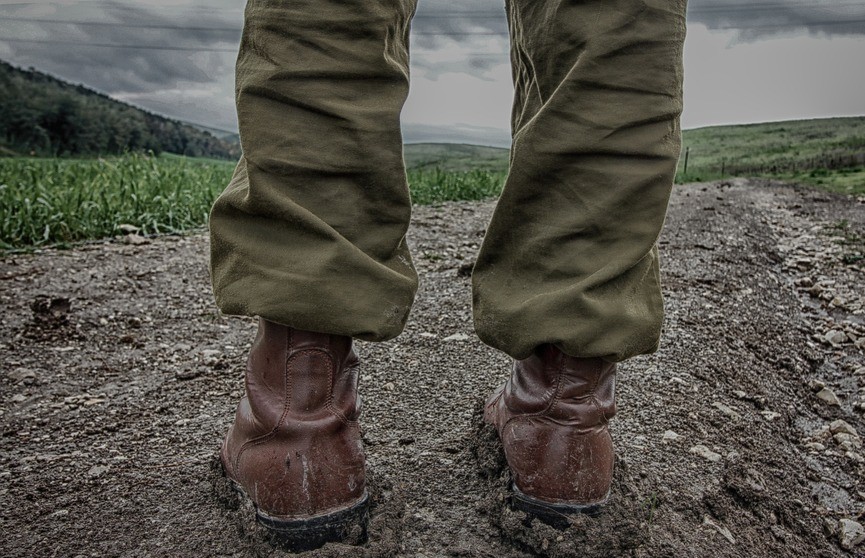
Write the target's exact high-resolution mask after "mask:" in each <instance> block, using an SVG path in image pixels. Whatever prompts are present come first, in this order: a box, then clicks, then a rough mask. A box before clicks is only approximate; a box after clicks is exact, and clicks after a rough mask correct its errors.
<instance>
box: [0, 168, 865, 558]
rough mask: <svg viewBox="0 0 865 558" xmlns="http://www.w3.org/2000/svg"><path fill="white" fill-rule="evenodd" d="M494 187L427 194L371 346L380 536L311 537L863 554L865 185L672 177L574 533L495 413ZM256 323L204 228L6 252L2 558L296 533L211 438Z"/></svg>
mask: <svg viewBox="0 0 865 558" xmlns="http://www.w3.org/2000/svg"><path fill="white" fill-rule="evenodd" d="M491 210H492V204H491V203H451V204H443V205H441V206H435V207H425V208H416V211H415V215H414V220H413V227H412V230H411V233H410V235H411V238H410V240H411V243H412V245H413V248H414V252H415V255H416V260H417V263H418V267H419V271H420V274H421V280H422V285H421V290H420V291H419V293H418V299H417V303H416V305H415V307H414V309H413V311H412V315H411V317H410V320H409V323H408V325H407V328H406V331H405V333H404V334H403V335H402V336H400V337H399V338H398V339H396V340H395V341H392V342H388V343H383V344H368V343H361V344H359V352H360V355H361V359H362V363H363V364H362V376H361V391H362V396H363V398H364V406H365V411H364V416H363V425H364V444H365V448H366V451H367V456H368V466H369V469H370V471H371V478H372V481H371V483H370V490H371V497H372V499H373V503H374V507H373V509H372V513H371V519H370V525H369V528H368V541H367V542H366V543H364V544H363V545H360V546H348V545H328V546H326V547H324V548H323V549H320V550H317V551H313V552H309V553H306V554H304V555H306V556H310V557H322V556H327V557H335V556H364V557H367V556H369V557H373V556H375V557H379V556H381V557H384V556H416V557H438V556H467V557H490V556H495V557H496V558H512V557H514V558H515V557H529V556H550V557H570V556H580V557H589V558H591V557H596V556H638V557H642V556H665V557H666V556H706V555H712V556H716V557H721V556H749V557H758V558H760V557H770V556H772V557H775V556H826V557H829V556H851V555H863V551H865V547H863V546H861V545H860V546H857V547H853V548H852V549H844V548H842V547H841V545H840V544H839V541H840V540H841V538H840V536H839V533H838V521H839V520H840V519H851V520H854V521H859V522H862V521H863V511H865V487H863V485H862V482H863V478H865V477H863V473H865V464H863V463H865V458H863V457H862V456H863V454H865V452H863V449H862V444H861V437H860V436H859V435H860V434H865V420H863V412H865V393H863V388H865V384H863V382H865V357H863V354H865V353H863V350H865V306H863V303H865V301H863V297H865V293H863V288H862V285H863V284H865V271H863V258H862V256H863V255H865V241H863V240H862V239H863V237H865V200H862V199H860V200H857V199H853V198H849V197H843V196H834V195H828V194H822V193H815V192H814V191H811V190H807V189H800V188H796V187H792V186H789V185H784V184H779V183H771V182H765V181H745V180H740V181H735V182H719V183H713V184H703V185H686V186H682V187H677V188H676V189H675V191H674V195H673V198H672V201H671V206H670V214H669V217H668V220H667V224H666V227H665V230H664V233H663V235H662V238H661V241H660V242H661V252H662V254H661V255H662V264H663V266H664V271H663V282H664V288H665V300H666V307H667V319H666V322H665V328H664V334H663V340H662V346H661V349H660V350H659V351H658V352H657V353H656V354H654V355H649V356H644V357H640V358H636V359H633V360H631V361H629V362H627V363H625V364H624V365H623V366H622V367H621V371H620V374H619V382H618V388H619V392H618V407H619V414H618V416H617V417H616V418H615V419H614V422H613V437H614V441H615V443H616V446H617V450H618V458H617V462H616V479H615V485H614V489H613V493H612V498H611V501H610V504H609V505H608V506H607V508H606V509H605V511H604V513H603V514H602V515H601V516H599V517H597V518H590V517H577V518H575V519H574V521H573V524H572V525H571V526H570V527H569V528H568V529H565V530H562V531H559V530H556V529H553V528H551V527H549V526H546V525H544V524H541V523H538V522H537V521H534V522H530V521H529V522H527V519H526V517H525V516H523V515H522V514H521V513H518V512H514V511H512V510H511V509H510V508H509V507H508V505H507V503H508V497H509V493H508V483H509V478H508V473H507V469H506V467H505V466H504V462H503V459H502V456H501V453H500V448H499V447H498V445H497V440H496V437H495V434H494V433H493V432H492V431H491V430H490V429H488V428H486V427H484V426H483V425H482V423H481V422H480V420H479V416H478V413H477V409H478V406H479V402H480V401H482V399H483V398H484V397H486V395H487V394H488V393H489V392H490V391H491V390H492V389H493V388H494V387H495V386H496V385H497V384H499V383H500V382H502V381H503V380H504V378H505V377H506V375H507V373H508V369H509V361H508V359H507V358H506V357H504V356H503V355H500V354H497V353H496V352H495V351H493V350H491V349H489V348H487V347H485V346H484V345H483V344H482V343H480V341H479V340H478V339H477V338H476V337H475V336H474V334H473V332H472V327H471V308H470V306H471V301H470V294H469V288H470V285H469V279H468V273H467V270H468V269H470V264H471V262H472V260H473V258H474V256H475V253H476V251H477V248H478V246H479V243H480V241H481V239H482V236H483V231H484V227H485V223H486V221H487V219H488V218H489V215H490V212H491ZM254 330H255V324H254V322H253V321H252V320H246V319H236V318H226V317H223V316H220V315H219V314H218V313H217V312H216V311H215V308H214V307H213V303H212V299H211V295H210V292H209V286H208V277H207V239H206V237H205V236H204V235H203V234H197V235H191V236H184V237H161V238H155V239H151V240H150V242H149V243H148V244H144V245H127V244H123V243H122V241H118V242H106V243H96V244H92V245H87V246H82V247H80V248H78V249H75V250H66V251H56V250H45V251H42V252H40V253H36V254H32V255H13V256H6V257H4V258H3V259H2V260H0V352H2V356H3V358H2V360H0V413H2V414H0V426H2V437H0V502H2V504H3V505H2V506H0V522H2V532H3V536H2V537H0V555H2V556H37V557H41V556H191V555H197V556H271V557H272V556H282V555H285V553H284V552H283V551H282V550H280V549H279V548H277V547H275V546H274V545H273V544H272V541H270V540H269V539H268V537H267V534H266V533H265V532H263V530H262V529H261V528H260V527H259V526H258V525H257V524H256V523H255V522H254V521H253V520H252V510H251V508H250V506H249V504H248V503H246V502H245V501H243V500H240V499H238V498H237V496H236V494H235V493H234V492H233V491H231V490H230V489H229V487H228V486H227V485H226V484H225V481H224V479H222V477H221V476H220V475H219V471H218V467H214V461H213V458H214V454H215V452H216V449H217V448H218V446H219V443H220V441H221V438H222V436H223V435H224V433H225V430H226V428H227V427H228V424H229V422H230V421H231V419H232V415H233V411H234V405H235V404H236V402H237V399H238V398H239V396H240V390H241V387H242V386H241V381H242V373H243V362H244V358H245V354H246V351H247V350H248V348H249V343H250V341H251V340H252V335H253V333H254ZM830 395H831V396H830ZM839 419H841V420H843V421H845V422H846V423H847V424H848V425H849V426H850V427H852V429H854V430H855V431H857V434H856V435H855V436H854V435H851V434H844V433H843V432H842V433H841V434H843V435H839V433H838V432H837V430H838V428H837V424H838V423H835V422H834V421H837V420H839ZM833 424H835V425H836V426H835V427H833V426H832V425H833ZM833 429H834V430H833Z"/></svg>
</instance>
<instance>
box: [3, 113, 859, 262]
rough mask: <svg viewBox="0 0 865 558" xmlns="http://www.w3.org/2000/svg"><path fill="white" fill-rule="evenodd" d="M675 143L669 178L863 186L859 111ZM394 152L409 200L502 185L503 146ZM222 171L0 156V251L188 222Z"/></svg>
mask: <svg viewBox="0 0 865 558" xmlns="http://www.w3.org/2000/svg"><path fill="white" fill-rule="evenodd" d="M683 146H684V148H686V149H687V153H688V157H687V170H686V169H685V157H683V158H682V160H681V161H680V162H679V172H678V173H677V176H676V181H677V182H679V183H684V182H699V181H706V180H715V179H720V178H727V177H731V176H769V177H776V178H781V179H788V180H794V181H797V182H801V183H805V184H811V185H813V186H815V187H817V188H821V189H825V190H831V191H835V192H842V193H848V194H865V117H853V118H831V119H822V120H801V121H790V122H774V123H766V124H749V125H742V126H716V127H708V128H699V129H695V130H685V132H684V134H683ZM405 159H406V164H407V167H408V169H409V170H408V178H409V185H410V188H411V194H412V201H413V202H414V203H417V204H432V203H438V202H442V201H449V200H480V199H485V198H491V197H495V196H497V195H498V194H499V192H500V191H501V187H502V184H503V183H504V179H505V176H506V172H507V162H508V150H507V149H502V148H495V147H484V146H477V145H452V144H411V145H406V146H405ZM233 168H234V164H233V163H231V162H226V161H219V160H214V159H189V158H185V157H179V156H176V155H161V156H159V157H153V156H147V155H140V154H130V155H126V156H123V157H111V158H104V159H91V160H74V159H33V158H0V250H18V249H31V248H34V247H39V246H50V245H69V244H73V243H75V242H79V241H84V240H91V239H98V238H105V237H110V236H114V235H118V234H120V233H121V230H120V225H124V224H126V225H133V226H135V227H138V228H139V229H140V230H141V232H142V233H143V234H157V233H166V232H180V231H184V230H188V229H191V228H195V227H199V226H201V225H203V224H205V223H206V221H207V214H208V212H209V209H210V206H211V204H212V203H213V200H214V199H215V198H216V196H217V195H218V194H219V193H220V192H221V191H222V189H223V188H224V187H225V185H226V184H227V183H228V181H229V178H230V177H231V173H232V171H233ZM851 257H853V258H860V257H862V254H861V252H860V251H859V250H855V251H853V252H852V253H851Z"/></svg>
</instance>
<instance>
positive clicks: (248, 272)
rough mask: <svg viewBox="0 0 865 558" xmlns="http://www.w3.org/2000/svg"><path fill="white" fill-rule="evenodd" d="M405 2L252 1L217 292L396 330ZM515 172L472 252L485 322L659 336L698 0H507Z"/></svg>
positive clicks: (591, 342)
mask: <svg viewBox="0 0 865 558" xmlns="http://www.w3.org/2000/svg"><path fill="white" fill-rule="evenodd" d="M414 10H415V2H413V1H410V0H390V1H381V0H378V1H376V0H372V1H370V0H365V1H363V2H360V1H357V0H323V1H322V0H317V1H316V2H311V1H309V0H306V1H292V2H290V3H286V2H278V1H275V0H250V2H249V3H248V4H247V10H246V21H245V26H244V34H243V39H242V43H241V48H240V53H239V56H238V63H237V89H236V93H237V110H238V119H239V125H240V136H241V145H242V148H243V157H242V159H241V161H240V162H239V164H238V167H237V170H236V172H235V175H234V177H233V179H232V181H231V183H230V184H229V186H228V188H227V189H226V190H225V192H224V193H223V194H222V195H221V196H220V197H219V199H218V200H217V201H216V203H215V205H214V207H213V210H212V213H211V221H210V231H211V275H212V280H213V287H214V293H215V296H216V300H217V304H218V306H219V307H220V309H221V310H222V311H223V312H225V313H227V314H239V315H250V316H253V315H257V316H261V317H264V318H266V319H269V320H272V321H275V322H278V323H282V324H285V325H288V326H291V327H295V328H298V329H305V330H311V331H320V332H326V333H333V334H339V335H350V336H352V337H356V338H360V339H365V340H374V341H382V340H387V339H391V338H393V337H395V336H396V335H398V334H399V333H400V332H401V331H402V328H403V326H404V324H405V321H406V318H407V316H408V312H409V309H410V306H411V303H412V300H413V297H414V294H415V292H416V289H417V275H416V272H415V270H414V268H413V266H412V263H411V258H410V255H409V250H408V246H407V244H406V241H405V232H406V229H407V227H408V223H409V216H410V210H411V206H410V200H409V195H408V189H407V185H406V175H405V169H404V164H403V158H402V137H401V133H400V127H399V114H400V110H401V108H402V106H403V103H404V101H405V98H406V94H407V91H408V30H409V24H410V20H411V16H412V15H413V13H414ZM506 10H507V15H508V21H509V27H510V32H511V59H512V67H513V78H514V87H515V98H514V106H513V112H512V132H513V145H512V149H511V160H510V172H509V174H508V178H507V181H506V184H505V187H504V191H503V192H502V195H501V198H500V199H499V201H498V205H497V207H496V210H495V213H494V215H493V218H492V220H491V222H490V225H489V227H488V229H487V234H486V237H485V239H484V242H483V245H482V247H481V250H480V254H479V257H478V261H477V263H476V265H475V268H474V272H473V277H472V287H473V310H474V318H475V328H476V330H477V333H478V335H479V336H480V337H481V339H482V340H483V341H484V342H486V343H488V344H489V345H491V346H493V347H496V348H498V349H500V350H502V351H504V352H506V353H508V354H510V355H511V356H513V357H514V358H517V359H522V358H526V357H528V356H529V355H530V354H532V352H533V350H534V348H535V347H537V346H539V345H542V344H544V343H552V344H556V345H557V346H558V347H560V348H561V349H562V350H563V351H564V352H566V353H567V354H569V355H572V356H578V357H594V356H600V357H604V358H606V359H608V360H611V361H620V360H624V359H626V358H628V357H631V356H634V355H637V354H641V353H647V352H651V351H653V350H655V349H656V348H657V345H658V340H659V337H660V329H661V323H662V320H663V301H662V299H661V291H660V283H659V266H658V251H657V239H658V236H659V234H660V230H661V227H662V225H663V221H664V217H665V213H666V207H667V202H668V199H669V195H670V189H671V186H672V182H673V176H674V174H675V169H676V164H677V161H678V156H679V150H680V143H681V132H680V128H679V115H680V113H681V110H682V45H683V41H684V35H685V1H684V0H673V1H659V0H642V1H638V0H588V1H586V0H581V1H575V0H509V1H508V2H507V4H506Z"/></svg>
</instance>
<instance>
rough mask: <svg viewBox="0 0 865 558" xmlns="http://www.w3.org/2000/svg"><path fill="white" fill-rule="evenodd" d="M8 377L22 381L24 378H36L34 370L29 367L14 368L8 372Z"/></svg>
mask: <svg viewBox="0 0 865 558" xmlns="http://www.w3.org/2000/svg"><path fill="white" fill-rule="evenodd" d="M8 376H9V379H10V380H13V381H15V382H23V381H24V380H33V379H35V378H36V372H34V371H33V370H30V369H29V368H16V369H15V370H12V371H11V372H9V373H8Z"/></svg>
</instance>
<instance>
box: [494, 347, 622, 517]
mask: <svg viewBox="0 0 865 558" xmlns="http://www.w3.org/2000/svg"><path fill="white" fill-rule="evenodd" d="M615 372H616V365H615V364H614V363H611V362H608V361H606V360H603V359H600V358H575V357H571V356H568V355H566V354H564V353H562V352H561V351H560V350H558V349H557V348H556V347H554V346H552V345H542V346H540V347H538V348H537V349H536V350H535V353H534V354H533V355H532V356H530V357H529V358H527V359H525V360H518V361H516V362H514V368H513V372H512V374H511V377H510V378H509V379H508V380H507V382H505V383H504V385H502V386H501V387H499V388H498V389H497V390H496V391H495V392H493V394H492V396H491V397H490V398H489V400H488V401H487V403H486V406H485V408H484V420H485V421H486V422H487V423H489V424H491V425H493V426H495V428H496V430H497V431H498V433H499V437H500V438H501V441H502V445H503V447H504V451H505V457H506V458H507V462H508V467H509V468H510V470H511V478H512V479H513V499H512V504H513V506H514V507H515V508H516V509H519V510H522V511H525V512H526V513H527V514H528V516H529V518H531V517H537V518H539V519H541V520H543V521H545V522H546V523H549V524H551V525H554V526H556V527H560V528H564V527H566V526H567V525H568V518H567V516H568V515H570V514H575V513H588V514H597V513H598V512H599V511H600V507H601V506H602V505H603V504H604V503H606V501H607V499H608V497H609V493H610V484H611V482H612V478H613V460H614V454H613V441H612V438H611V437H610V432H609V429H608V427H607V422H608V421H609V420H610V419H611V418H612V417H613V415H615V413H616V405H615V397H614V384H615Z"/></svg>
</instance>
